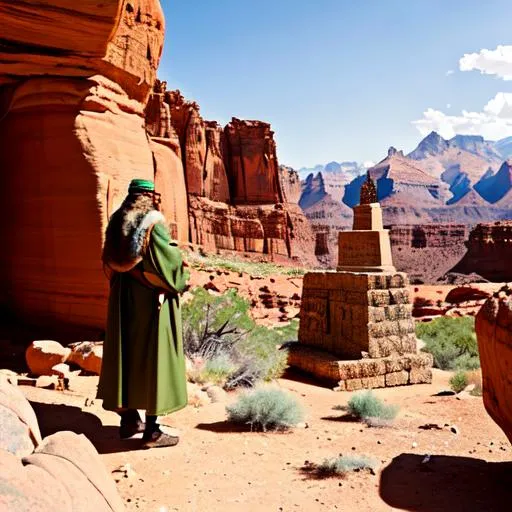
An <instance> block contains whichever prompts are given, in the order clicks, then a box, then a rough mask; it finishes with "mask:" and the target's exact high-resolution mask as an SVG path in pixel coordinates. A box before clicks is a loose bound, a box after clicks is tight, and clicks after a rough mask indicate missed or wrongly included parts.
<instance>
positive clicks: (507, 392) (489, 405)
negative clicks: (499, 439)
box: [476, 287, 512, 442]
mask: <svg viewBox="0 0 512 512" xmlns="http://www.w3.org/2000/svg"><path fill="white" fill-rule="evenodd" d="M510 293H511V292H510V289H509V288H508V287H507V288H504V289H503V291H502V292H500V293H498V294H497V296H496V297H493V298H491V299H488V300H487V301H486V302H485V304H484V305H483V307H482V309H481V310H480V312H479V313H478V315H477V317H476V334H477V338H478V348H479V353H480V362H481V365H482V381H483V382H482V383H483V399H484V405H485V408H486V410H487V412H488V413H489V415H490V416H491V418H492V419H493V420H494V421H495V422H496V423H497V424H498V425H499V426H500V427H501V429H502V430H503V432H505V434H506V435H507V437H508V438H509V440H510V441H511V442H512V387H511V386H510V369H511V368H512V300H511V299H510Z"/></svg>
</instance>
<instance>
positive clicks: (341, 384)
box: [288, 343, 433, 391]
mask: <svg viewBox="0 0 512 512" xmlns="http://www.w3.org/2000/svg"><path fill="white" fill-rule="evenodd" d="M288 364H289V365H290V366H292V367H294V368H297V369H299V370H302V371H304V372H306V373H309V374H310V375H313V376H314V377H316V378H317V379H318V380H319V381H321V382H323V383H325V384H327V385H330V386H335V387H336V389H337V390H339V391H356V390H359V389H372V388H384V387H392V386H405V385H409V384H430V383H431V382H432V364H433V360H432V355H431V354H427V353H417V354H414V353H410V354H404V355H402V356H397V357H383V358H376V359H373V358H368V359H356V360H340V359H339V358H338V357H337V356H335V355H333V354H331V353H329V352H326V351H324V350H320V349H315V348H311V347H307V346H304V345H301V344H300V343H296V344H292V345H291V346H289V352H288Z"/></svg>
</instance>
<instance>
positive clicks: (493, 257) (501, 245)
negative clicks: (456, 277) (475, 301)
mask: <svg viewBox="0 0 512 512" xmlns="http://www.w3.org/2000/svg"><path fill="white" fill-rule="evenodd" d="M466 246H467V252H466V254H465V255H464V257H463V258H462V259H461V260H460V261H459V263H457V264H456V265H455V267H453V269H452V272H456V273H460V274H473V273H476V274H478V275H480V276H482V277H483V278H485V279H487V280H489V281H494V282H504V281H511V280H512V268H511V266H510V258H511V257H512V221H501V222H495V223H486V224H478V225H477V226H476V227H475V228H474V229H473V230H472V231H471V233H470V234H469V240H468V241H467V242H466Z"/></svg>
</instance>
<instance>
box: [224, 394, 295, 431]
mask: <svg viewBox="0 0 512 512" xmlns="http://www.w3.org/2000/svg"><path fill="white" fill-rule="evenodd" d="M226 411H227V413H228V419H229V420H230V421H233V422H235V423H243V424H248V425H250V426H251V429H253V428H256V429H258V428H261V429H262V430H263V431H264V432H266V431H267V430H286V429H289V428H291V427H294V426H296V425H297V424H298V423H300V422H301V421H302V420H303V418H304V412H303V409H302V407H301V405H300V404H299V402H298V401H297V400H296V399H295V397H294V396H292V395H291V394H289V393H286V392H284V391H283V390H281V389H275V388H269V387H262V388H259V389H255V390H252V391H248V392H245V393H243V394H241V395H240V396H239V397H238V400H237V401H236V402H235V403H234V404H232V405H229V406H228V407H226Z"/></svg>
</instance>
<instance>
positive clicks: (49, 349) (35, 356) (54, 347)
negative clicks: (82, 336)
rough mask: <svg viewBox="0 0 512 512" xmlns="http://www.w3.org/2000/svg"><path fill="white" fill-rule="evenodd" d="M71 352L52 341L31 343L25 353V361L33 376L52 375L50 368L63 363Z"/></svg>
mask: <svg viewBox="0 0 512 512" xmlns="http://www.w3.org/2000/svg"><path fill="white" fill-rule="evenodd" d="M70 353H71V350H70V349H69V348H65V347H63V346H62V345H61V344H60V343H59V342H57V341H52V340H38V341H33V342H32V343H31V344H30V345H29V347H28V348H27V350H26V352H25V360H26V362H27V365H28V367H29V370H30V373H32V374H33V375H53V374H54V373H53V372H52V368H53V367H54V366H55V365H57V364H60V363H64V362H65V361H66V360H67V358H68V357H69V354H70Z"/></svg>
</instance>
